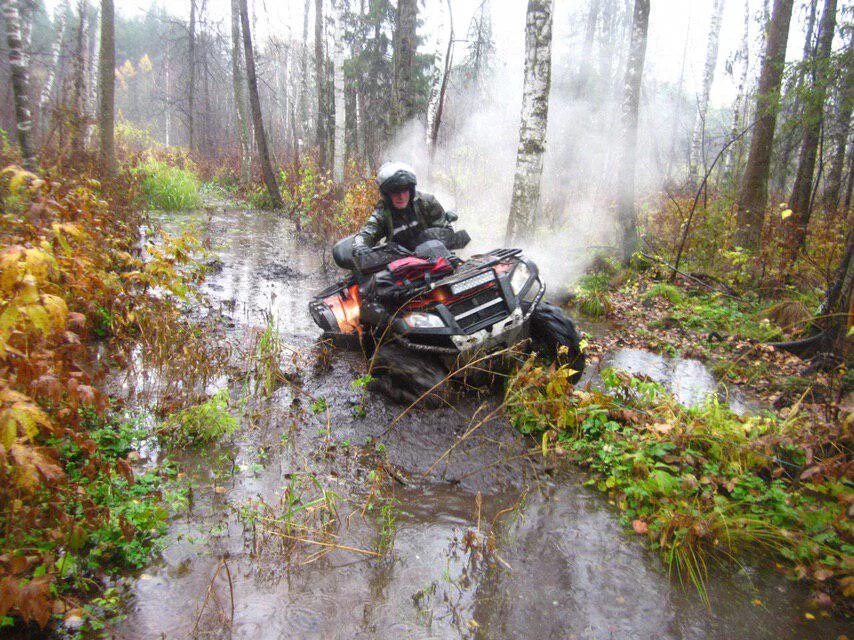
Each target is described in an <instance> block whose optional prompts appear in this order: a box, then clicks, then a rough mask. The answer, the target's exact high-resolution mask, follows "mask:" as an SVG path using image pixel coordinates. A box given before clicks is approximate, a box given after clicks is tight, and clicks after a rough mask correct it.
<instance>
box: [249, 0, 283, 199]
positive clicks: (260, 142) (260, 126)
mask: <svg viewBox="0 0 854 640" xmlns="http://www.w3.org/2000/svg"><path fill="white" fill-rule="evenodd" d="M239 1H240V28H241V31H242V32H243V57H244V59H245V60H246V81H247V84H248V87H249V106H250V108H251V110H252V129H253V131H254V132H255V146H256V147H257V149H258V158H259V160H260V161H261V176H262V178H263V179H264V185H265V186H266V187H267V193H268V194H269V196H270V202H271V203H272V205H273V207H274V208H276V209H281V208H282V207H283V206H284V204H283V203H282V194H281V193H280V192H279V185H277V184H276V177H275V175H274V174H273V165H272V163H271V162H270V152H269V150H268V149H267V134H266V133H265V131H264V119H263V117H262V116H261V99H260V98H259V97H258V79H257V78H256V76H255V53H254V52H253V50H252V33H251V31H250V30H249V10H248V9H247V7H246V0H239Z"/></svg>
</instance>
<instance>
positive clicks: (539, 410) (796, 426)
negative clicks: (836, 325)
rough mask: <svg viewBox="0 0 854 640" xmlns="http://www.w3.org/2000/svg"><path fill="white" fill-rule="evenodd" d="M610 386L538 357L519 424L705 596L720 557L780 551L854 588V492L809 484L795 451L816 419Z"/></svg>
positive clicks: (650, 386)
mask: <svg viewBox="0 0 854 640" xmlns="http://www.w3.org/2000/svg"><path fill="white" fill-rule="evenodd" d="M602 378H603V381H604V382H605V385H606V389H605V391H604V392H602V391H595V390H591V391H585V390H579V389H576V388H574V387H573V386H572V385H571V384H570V383H569V375H568V374H567V372H566V371H564V370H561V369H558V370H551V371H550V370H548V369H545V368H542V367H538V366H537V365H536V364H535V363H534V362H533V361H530V362H529V363H527V364H526V365H525V366H524V367H523V368H522V369H521V370H520V371H519V372H518V373H517V374H516V375H515V377H514V378H513V379H511V381H510V383H509V385H508V390H507V395H506V404H507V407H508V413H509V416H510V419H511V421H512V423H513V424H514V426H515V427H516V428H517V429H519V430H520V431H521V432H522V433H528V434H531V435H534V436H536V437H537V440H538V442H539V443H541V448H542V451H543V455H550V452H552V451H557V450H559V451H560V452H562V453H563V454H565V455H566V457H567V459H569V460H571V461H573V462H575V463H577V464H579V465H581V466H583V467H586V468H587V469H589V470H590V471H591V472H592V475H591V477H590V480H589V481H588V484H590V485H592V486H594V487H596V488H597V489H599V490H600V491H603V492H605V493H608V494H609V497H610V498H611V500H612V501H613V504H616V505H617V506H618V508H619V509H620V510H621V512H622V514H621V520H622V522H623V523H624V524H625V525H626V526H627V527H628V526H631V527H632V528H633V529H634V531H635V532H636V533H638V534H640V535H645V536H647V537H648V540H649V543H650V545H651V546H654V547H656V548H658V549H659V550H660V552H661V554H662V557H663V559H664V561H665V562H666V563H667V565H668V566H669V567H670V568H671V569H672V570H674V571H676V572H677V573H678V575H679V576H680V577H681V578H684V579H687V580H688V581H690V582H692V583H693V584H694V585H695V586H696V587H697V588H698V590H699V591H700V593H701V595H702V596H703V597H704V598H705V597H706V593H705V584H706V578H707V564H708V561H709V559H711V558H713V557H716V558H720V557H730V558H732V557H744V554H746V553H754V554H755V553H756V552H763V553H771V554H773V555H776V556H777V557H778V558H781V559H783V560H784V561H788V563H789V564H790V565H791V566H792V568H793V573H795V574H797V575H808V576H809V575H812V576H816V577H817V579H819V580H825V579H827V577H828V576H835V577H836V578H839V579H840V580H845V576H846V574H847V572H849V571H850V568H846V563H847V562H848V559H849V558H850V556H851V554H852V551H854V547H852V545H851V544H850V540H851V535H852V533H854V527H852V525H851V522H850V520H849V519H848V518H847V517H846V513H847V509H848V505H847V503H846V501H845V499H844V496H845V495H846V493H849V494H850V491H851V489H852V486H851V483H850V482H848V481H846V480H844V479H842V478H834V477H821V476H817V477H815V478H811V479H810V480H800V481H799V480H798V478H799V477H800V474H801V471H802V468H803V466H804V465H805V463H806V460H807V456H806V454H805V451H804V450H802V449H800V448H798V446H797V445H795V444H793V443H796V442H798V441H800V440H803V438H804V437H807V436H808V435H809V434H810V432H811V429H812V428H813V425H812V423H811V421H810V419H809V418H808V417H804V418H803V419H801V418H798V416H797V415H795V416H793V417H789V418H788V419H786V420H782V419H779V418H776V417H773V416H739V415H737V414H735V413H733V412H732V411H730V410H729V409H728V408H727V407H726V406H723V405H721V404H720V403H719V402H718V401H717V400H716V399H714V398H710V400H709V401H708V402H707V403H706V404H704V405H702V406H699V407H694V408H686V407H683V406H681V405H679V404H678V403H677V402H676V400H675V399H674V398H673V397H672V396H671V395H670V394H669V393H667V392H666V391H665V390H664V388H663V387H662V386H661V385H659V384H657V383H654V382H648V381H643V380H639V379H637V378H634V377H631V376H629V375H627V374H624V373H621V372H615V371H613V370H606V371H605V372H603V374H602ZM799 437H800V440H799ZM774 443H776V444H774ZM812 464H815V461H814V462H813V463H812ZM818 576H823V577H818Z"/></svg>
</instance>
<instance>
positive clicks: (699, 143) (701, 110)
mask: <svg viewBox="0 0 854 640" xmlns="http://www.w3.org/2000/svg"><path fill="white" fill-rule="evenodd" d="M723 12H724V0H715V4H714V7H713V8H712V18H711V21H710V22H709V39H708V42H707V44H706V66H705V67H704V69H703V90H702V94H701V95H700V100H699V102H698V103H697V117H696V119H695V121H694V136H693V138H692V140H691V155H690V159H689V161H688V168H689V172H690V174H691V176H696V175H697V172H698V170H699V167H700V165H701V164H703V157H704V156H703V152H704V149H703V147H704V142H705V133H706V130H707V129H708V127H707V126H706V116H707V114H708V111H709V94H710V93H711V90H712V83H713V82H714V80H715V68H716V67H717V66H718V43H719V42H720V35H721V23H722V22H723Z"/></svg>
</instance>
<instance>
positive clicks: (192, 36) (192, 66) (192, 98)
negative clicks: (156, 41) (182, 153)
mask: <svg viewBox="0 0 854 640" xmlns="http://www.w3.org/2000/svg"><path fill="white" fill-rule="evenodd" d="M187 67H188V68H189V71H188V77H187V136H188V146H189V147H190V151H192V150H193V149H195V130H194V129H195V118H196V115H195V114H196V0H190V27H189V37H188V44H187Z"/></svg>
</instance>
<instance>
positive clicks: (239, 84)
mask: <svg viewBox="0 0 854 640" xmlns="http://www.w3.org/2000/svg"><path fill="white" fill-rule="evenodd" d="M240 28H241V27H240V2H239V0H231V78H232V83H233V84H232V87H233V91H234V106H235V111H236V113H237V132H238V137H239V141H240V182H241V184H248V183H249V181H250V180H251V179H252V175H251V173H252V146H251V142H250V138H249V118H248V113H249V105H248V103H247V96H246V76H245V72H244V63H243V41H242V39H241V31H240Z"/></svg>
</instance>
